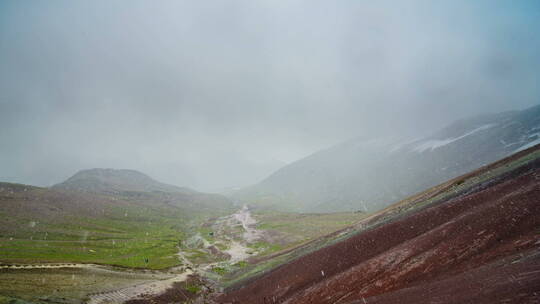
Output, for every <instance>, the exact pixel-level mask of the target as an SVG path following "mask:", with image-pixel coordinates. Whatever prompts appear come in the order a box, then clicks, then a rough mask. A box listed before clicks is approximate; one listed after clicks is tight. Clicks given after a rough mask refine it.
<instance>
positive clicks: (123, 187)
mask: <svg viewBox="0 0 540 304" xmlns="http://www.w3.org/2000/svg"><path fill="white" fill-rule="evenodd" d="M52 188H54V189H63V190H77V191H85V192H97V193H104V194H119V193H122V192H127V191H140V192H158V191H161V192H179V193H194V192H195V191H194V190H191V189H188V188H181V187H177V186H173V185H167V184H164V183H160V182H158V181H156V180H154V179H152V178H151V177H149V176H148V175H146V174H144V173H141V172H138V171H135V170H127V169H100V168H96V169H88V170H81V171H79V172H77V173H75V175H73V176H72V177H70V178H68V179H67V180H66V181H64V182H62V183H59V184H56V185H54V186H53V187H52Z"/></svg>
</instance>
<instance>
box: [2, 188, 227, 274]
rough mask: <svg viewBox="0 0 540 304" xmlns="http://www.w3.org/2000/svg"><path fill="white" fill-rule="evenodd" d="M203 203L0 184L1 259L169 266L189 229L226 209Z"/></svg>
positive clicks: (174, 262) (148, 195) (157, 195)
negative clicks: (211, 206)
mask: <svg viewBox="0 0 540 304" xmlns="http://www.w3.org/2000/svg"><path fill="white" fill-rule="evenodd" d="M182 202H185V204H184V205H183V204H182ZM204 203H205V202H203V201H200V200H199V201H198V200H197V199H191V200H188V199H186V198H184V197H181V198H178V197H175V196H171V195H170V194H163V193H155V194H153V193H142V194H141V195H135V196H134V195H133V194H131V195H130V196H123V197H122V196H117V197H112V196H105V195H98V194H89V193H79V192H69V191H60V190H50V189H45V188H37V187H32V186H26V185H17V184H8V183H1V184H0V262H2V263H39V262H84V263H99V264H111V265H119V266H126V267H145V268H153V269H160V268H167V267H171V266H174V265H177V264H178V263H179V260H178V258H177V257H176V252H177V245H178V242H179V241H180V240H182V239H183V238H185V237H186V235H187V234H188V233H189V231H190V229H191V228H192V227H195V226H197V225H198V223H200V222H202V221H204V220H206V219H207V218H208V217H213V216H218V215H222V214H226V213H229V212H230V211H231V209H230V208H231V206H230V205H228V204H227V203H224V204H222V205H218V206H216V207H214V208H210V207H209V206H208V205H205V204H204ZM198 206H200V207H198Z"/></svg>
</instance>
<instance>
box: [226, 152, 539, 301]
mask: <svg viewBox="0 0 540 304" xmlns="http://www.w3.org/2000/svg"><path fill="white" fill-rule="evenodd" d="M539 177H540V145H538V146H535V147H533V148H531V149H528V150H526V151H522V152H520V153H517V154H515V155H513V156H511V157H509V158H506V159H504V160H502V161H499V162H497V163H494V164H491V165H489V166H486V167H483V168H482V169H479V170H477V171H475V172H472V173H470V174H467V175H463V176H460V177H458V178H456V179H453V180H450V181H448V182H446V183H443V184H440V185H438V186H436V187H433V188H431V189H428V190H426V191H424V192H421V193H419V194H417V195H415V196H412V197H409V198H408V199H406V200H403V201H401V202H399V203H397V204H394V205H393V206H391V207H389V208H387V209H385V210H383V211H381V212H378V213H376V214H373V215H372V216H370V217H368V218H366V219H364V220H362V221H360V222H359V223H357V224H356V225H354V226H352V227H350V228H348V229H344V230H342V231H339V232H336V233H334V234H333V235H332V236H331V237H332V238H333V239H335V240H336V241H335V242H334V243H333V244H330V245H328V246H325V247H322V248H317V247H314V246H313V245H312V244H307V245H304V246H303V247H302V246H301V247H299V248H298V249H297V250H296V251H302V252H304V253H303V254H302V255H301V256H299V257H297V258H295V259H294V260H290V261H288V262H286V263H281V266H278V267H276V266H274V267H273V270H269V271H266V272H265V273H261V272H260V271H259V272H258V273H255V274H254V276H252V277H249V278H246V279H244V280H243V281H242V282H239V283H237V284H235V285H233V286H231V287H229V288H228V289H227V290H226V292H225V293H224V294H221V295H218V296H216V303H235V304H236V303H295V304H302V303H306V304H307V303H309V304H323V303H324V304H331V303H343V304H365V303H380V304H393V303H396V304H397V303H417V304H422V303H426V304H428V303H441V304H450V303H477V304H484V303H485V304H488V303H489V304H491V303H538V299H539V298H538V295H539V294H540V276H539V275H538V273H540V255H539V249H540V234H539V233H538V231H539V228H540V205H539V204H538V201H539V200H540V179H539ZM315 243H316V242H315ZM259 268H260V267H259Z"/></svg>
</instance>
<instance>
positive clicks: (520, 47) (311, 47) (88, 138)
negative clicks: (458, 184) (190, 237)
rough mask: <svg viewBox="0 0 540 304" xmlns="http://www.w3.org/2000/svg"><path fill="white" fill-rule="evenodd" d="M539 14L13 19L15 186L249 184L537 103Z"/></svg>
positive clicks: (7, 128) (234, 6) (164, 12)
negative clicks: (85, 172)
mask: <svg viewBox="0 0 540 304" xmlns="http://www.w3.org/2000/svg"><path fill="white" fill-rule="evenodd" d="M539 71H540V2H539V1H536V0H532V1H495V0H486V1H470V0H463V1H455V0H452V1H450V0H449V1H428V0H427V1H360V0H354V1H353V0H351V1H313V0H309V1H308V0H307V1H291V0H287V1H254V0H246V1H198V0H197V1H150V0H148V1H133V0H129V1H0V180H2V181H12V182H20V183H27V184H35V185H45V186H47V185H51V184H54V183H58V182H61V181H62V180H64V179H65V178H67V177H69V176H70V175H72V174H74V173H75V172H76V171H78V170H80V169H84V168H94V167H112V168H129V169H136V170H140V171H143V172H145V173H147V174H149V175H151V176H152V177H154V178H156V179H158V180H160V181H164V182H168V183H172V184H176V185H180V186H190V187H194V188H196V189H200V190H211V191H215V190H217V189H220V188H226V187H236V186H245V185H248V184H252V183H255V182H257V181H258V180H260V179H261V178H263V177H265V176H266V175H268V174H269V173H271V172H272V171H274V170H276V169H277V168H279V167H280V166H282V165H283V164H285V163H290V162H292V161H295V160H297V159H299V158H302V157H304V156H307V155H309V154H311V153H313V152H315V151H317V150H319V149H321V148H325V147H328V146H331V145H333V144H336V143H339V142H341V141H343V140H347V139H349V138H352V137H355V136H366V135H370V136H382V135H388V134H393V133H397V132H399V133H407V134H414V135H418V134H425V133H429V132H430V130H433V129H436V128H439V127H441V126H444V125H445V124H447V123H449V122H451V121H453V120H455V119H458V118H463V117H468V116H472V115H476V114H479V113H486V112H498V111H504V110H510V109H523V108H526V107H529V106H532V105H535V104H538V103H540V98H539V97H540V85H539V84H540V77H539Z"/></svg>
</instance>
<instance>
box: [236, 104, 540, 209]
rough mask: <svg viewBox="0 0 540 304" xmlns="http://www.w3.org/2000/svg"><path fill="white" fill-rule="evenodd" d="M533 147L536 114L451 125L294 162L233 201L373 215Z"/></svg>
mask: <svg viewBox="0 0 540 304" xmlns="http://www.w3.org/2000/svg"><path fill="white" fill-rule="evenodd" d="M537 143H540V106H536V107H533V108H529V109H526V110H523V111H516V112H505V113H499V114H495V115H485V116H479V117H475V118H471V119H466V120H461V121H457V122H455V123H454V124H452V125H450V126H448V127H447V128H444V129H442V130H440V131H438V132H436V133H435V134H433V135H432V136H429V137H427V138H423V139H419V140H415V141H408V142H407V141H405V142H403V141H402V140H393V139H378V140H361V139H355V140H351V141H348V142H345V143H343V144H340V145H337V146H335V147H332V148H330V149H328V150H324V151H320V152H318V153H315V154H313V155H311V156H309V157H307V158H304V159H302V160H299V161H297V162H294V163H292V164H290V165H288V166H286V167H284V168H282V169H280V170H278V171H277V172H275V173H274V174H272V175H271V176H269V177H268V178H267V179H265V180H264V181H262V182H261V183H259V184H257V185H255V186H252V187H249V188H246V189H243V190H241V191H239V192H238V193H236V195H235V198H237V199H239V200H243V201H246V202H248V203H250V204H253V203H255V204H258V205H265V206H271V207H274V208H277V209H281V210H286V211H300V212H335V211H351V210H363V209H368V211H375V210H380V209H382V208H384V207H386V206H388V205H390V204H391V203H392V202H395V201H398V200H400V199H403V198H405V197H407V196H409V195H412V194H414V193H417V192H419V191H422V190H423V189H426V188H428V187H431V186H434V185H436V184H438V183H441V182H443V181H445V180H448V179H450V178H454V177H456V176H459V175H461V174H464V173H466V172H469V171H471V170H474V169H476V168H479V167H480V166H482V165H485V164H488V163H491V162H493V161H496V160H498V159H501V158H503V157H506V156H508V155H510V154H512V153H515V152H516V151H519V150H522V149H525V148H527V147H530V146H533V145H534V144H537Z"/></svg>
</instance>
